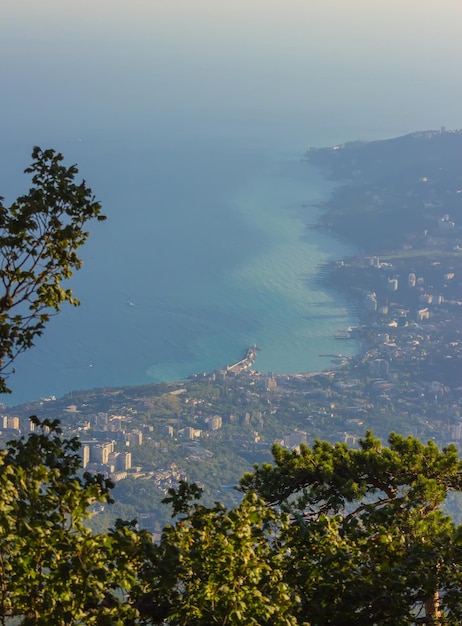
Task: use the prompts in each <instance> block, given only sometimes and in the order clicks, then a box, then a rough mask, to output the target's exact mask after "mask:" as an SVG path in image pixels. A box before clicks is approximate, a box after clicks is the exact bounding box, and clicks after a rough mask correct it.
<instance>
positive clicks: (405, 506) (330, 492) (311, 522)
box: [241, 433, 462, 626]
mask: <svg viewBox="0 0 462 626" xmlns="http://www.w3.org/2000/svg"><path fill="white" fill-rule="evenodd" d="M273 455H274V459H275V463H274V465H271V464H264V465H262V466H261V467H256V469H255V471H254V472H253V473H251V474H247V475H246V476H244V478H243V479H242V481H241V488H242V490H243V491H244V492H254V491H255V492H256V493H258V494H259V495H260V496H261V497H263V498H264V500H265V501H266V502H267V503H268V504H269V505H271V506H273V507H278V508H280V509H281V510H284V511H286V512H288V513H290V515H291V519H292V524H291V525H290V527H289V530H288V532H284V533H283V535H282V537H281V541H282V542H283V543H284V546H285V548H286V549H287V550H289V551H290V555H291V557H290V559H288V560H287V561H286V571H285V575H284V580H285V582H287V583H288V584H289V585H290V586H291V587H292V588H293V589H294V590H296V592H297V593H298V595H299V596H300V598H301V603H300V607H299V609H298V610H297V613H296V615H297V618H298V620H299V622H301V621H303V620H306V619H309V620H310V622H311V623H312V624H316V625H319V626H323V625H326V626H327V624H336V625H339V626H342V625H343V626H347V625H350V624H351V625H352V624H389V625H390V626H391V625H392V624H393V625H401V624H403V625H404V624H406V625H409V624H415V623H429V624H451V625H454V626H455V625H456V624H460V623H461V621H462V604H461V600H462V531H461V528H460V527H456V526H455V524H454V523H453V522H452V520H451V519H450V518H449V517H448V516H446V515H444V513H443V511H442V510H441V507H442V505H443V503H444V500H445V498H446V495H447V493H448V491H450V490H457V491H460V490H461V489H462V463H461V461H460V460H459V459H458V455H457V451H456V449H455V448H454V446H449V447H448V448H445V449H443V450H442V451H439V450H438V448H437V446H436V445H435V444H434V443H433V442H429V443H428V444H426V445H424V444H422V443H421V442H419V441H418V440H417V439H415V438H413V437H402V436H399V435H395V434H392V435H390V438H389V447H386V446H383V445H382V444H381V442H380V441H379V440H378V439H376V438H374V437H373V435H372V434H371V433H367V435H366V437H365V439H363V440H362V441H360V446H359V449H350V448H348V447H347V446H346V445H345V444H335V445H332V444H330V443H328V442H325V441H323V442H321V441H318V442H316V443H315V444H314V446H313V448H312V449H309V448H308V447H307V446H301V449H300V451H299V452H298V451H288V450H284V449H283V448H281V447H280V446H275V447H274V448H273Z"/></svg>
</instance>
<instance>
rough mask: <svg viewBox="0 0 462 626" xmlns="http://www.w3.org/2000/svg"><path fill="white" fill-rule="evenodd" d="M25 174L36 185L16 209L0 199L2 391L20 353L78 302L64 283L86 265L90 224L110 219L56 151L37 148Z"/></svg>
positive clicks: (4, 389) (83, 182)
mask: <svg viewBox="0 0 462 626" xmlns="http://www.w3.org/2000/svg"><path fill="white" fill-rule="evenodd" d="M32 158H33V162H32V165H31V166H30V167H28V168H27V169H26V170H25V173H27V174H31V175H32V184H33V186H32V187H31V189H30V190H29V192H28V193H27V194H26V195H24V196H21V197H19V198H18V199H17V200H16V201H15V202H14V203H13V204H12V205H11V206H10V207H5V206H4V204H3V198H0V251H1V256H0V284H1V289H2V291H1V292H0V393H5V392H9V391H10V390H9V389H8V387H7V385H6V379H7V377H8V375H9V374H10V373H11V368H12V363H13V361H14V359H15V358H16V357H17V355H18V354H19V353H21V352H23V351H24V350H26V349H27V348H29V347H31V346H32V345H33V343H34V340H35V339H36V337H38V336H40V335H41V334H42V332H43V330H44V328H45V325H46V323H47V322H48V321H49V318H50V315H51V314H53V313H56V312H57V311H59V309H60V306H61V304H62V303H63V302H69V303H71V304H73V305H77V304H78V300H76V299H75V298H74V296H73V294H72V291H71V290H70V289H68V288H64V287H63V286H62V282H63V281H64V280H66V279H68V278H70V276H72V273H73V271H74V270H77V269H79V268H80V267H81V265H82V261H81V259H80V258H79V256H78V255H77V249H78V248H79V247H80V246H81V245H82V244H83V243H84V242H85V241H86V239H87V237H88V234H89V233H88V232H87V231H86V230H85V227H86V224H87V222H88V221H89V220H91V219H93V218H96V219H97V220H104V219H105V217H104V216H103V215H101V205H100V203H99V202H96V201H95V199H94V196H93V194H92V191H91V189H90V188H88V187H87V186H86V183H85V181H84V180H83V181H82V182H81V183H77V182H76V181H75V178H76V175H77V173H78V170H77V167H76V166H75V165H72V166H70V167H65V166H64V165H62V161H63V156H62V154H60V153H56V152H55V151H54V150H41V149H40V148H38V147H35V148H34V149H33V152H32Z"/></svg>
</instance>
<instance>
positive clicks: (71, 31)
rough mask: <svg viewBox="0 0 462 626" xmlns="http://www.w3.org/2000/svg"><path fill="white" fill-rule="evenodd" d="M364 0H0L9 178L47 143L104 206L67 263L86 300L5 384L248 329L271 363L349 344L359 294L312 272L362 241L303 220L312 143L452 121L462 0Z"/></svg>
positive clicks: (0, 129)
mask: <svg viewBox="0 0 462 626" xmlns="http://www.w3.org/2000/svg"><path fill="white" fill-rule="evenodd" d="M355 7H356V12H354V11H353V10H352V7H351V6H350V5H348V4H345V3H344V2H343V0H342V1H340V0H332V2H327V3H326V2H325V0H322V1H321V0H311V1H310V2H306V0H287V2H285V3H275V2H267V3H265V4H264V8H263V7H262V3H260V2H259V1H258V0H246V2H243V0H233V1H231V0H222V2H220V3H216V2H212V1H211V0H196V1H195V2H193V3H192V2H190V0H187V1H186V0H171V2H169V3H165V2H162V3H161V2H157V0H149V1H147V0H146V1H145V0H134V1H132V2H130V3H129V2H128V0H116V1H115V2H114V1H111V2H109V0H99V1H98V2H97V3H95V2H94V1H90V0H78V1H77V2H74V3H63V2H62V0H43V1H42V2H40V3H31V2H29V1H28V0H3V1H2V3H1V4H0V58H2V60H4V62H3V63H2V64H1V66H0V79H1V84H2V99H1V102H0V113H1V118H0V120H1V123H0V192H1V195H4V196H6V198H7V201H9V200H12V199H13V198H15V197H16V195H17V194H19V193H22V192H23V190H24V187H25V185H26V183H25V180H24V178H23V177H22V176H21V174H20V172H21V170H22V169H23V168H24V167H25V166H26V165H27V164H28V155H29V154H30V151H31V147H32V145H34V144H38V145H41V146H43V147H48V146H51V147H54V148H56V149H58V150H61V151H62V152H63V153H64V154H65V156H66V159H67V162H69V163H74V162H75V163H78V165H79V168H80V171H81V174H82V176H84V177H85V179H86V180H87V181H88V183H89V184H90V186H91V187H92V188H93V190H94V191H95V193H96V195H97V197H98V199H100V200H101V201H102V203H103V206H104V211H105V213H106V214H107V215H108V220H107V222H105V223H103V224H97V225H92V226H91V237H90V240H89V242H88V243H87V244H86V246H85V248H84V249H83V250H82V255H83V257H84V261H85V265H84V268H83V269H82V271H80V272H79V273H78V274H76V275H75V277H74V278H73V279H72V282H71V286H72V288H73V289H74V292H75V294H76V295H77V296H78V297H79V298H80V299H81V301H82V306H81V307H80V308H78V309H70V308H66V309H65V310H63V311H62V313H60V314H59V315H58V316H57V317H56V318H54V319H53V320H52V322H51V323H50V325H49V327H48V328H47V330H46V333H45V334H44V336H43V337H42V338H41V339H40V340H39V341H38V342H37V345H36V347H35V348H34V349H33V350H30V351H29V352H28V353H27V354H24V355H23V356H22V357H21V358H19V359H18V360H17V362H16V373H15V374H14V376H13V377H12V378H11V381H10V382H11V386H12V388H13V391H14V394H13V396H12V397H10V398H7V401H8V403H11V404H13V403H15V402H20V401H25V400H28V399H35V398H37V397H41V396H48V395H52V394H54V395H61V394H63V393H66V392H68V391H70V390H71V389H78V388H90V387H99V386H104V385H128V384H137V383H144V382H149V381H158V380H166V381H168V380H175V379H178V378H184V377H187V376H189V375H190V374H193V373H196V372H202V371H206V372H207V371H212V370H214V369H216V368H221V367H223V366H224V365H225V364H227V363H230V362H232V361H235V360H236V359H237V358H239V357H240V356H241V354H242V352H243V350H245V348H246V347H247V346H248V345H250V344H254V343H257V344H258V345H259V346H261V347H262V348H263V350H262V352H261V353H259V355H258V360H257V362H256V366H257V368H258V369H259V370H260V371H263V372H267V371H274V372H288V373H289V372H299V371H314V370H318V369H321V368H323V367H324V366H325V365H326V361H325V359H323V358H321V357H319V354H321V353H324V354H326V353H337V352H339V351H340V350H341V351H342V352H344V353H345V352H346V351H354V350H355V349H356V348H357V346H355V345H354V344H353V343H350V342H338V341H335V340H334V339H333V335H334V333H335V331H336V330H338V329H340V328H344V327H346V326H349V325H350V324H352V323H355V321H356V320H355V316H354V312H352V311H351V310H350V309H349V308H348V306H347V304H346V302H345V301H344V300H343V299H342V298H341V297H340V296H339V295H338V294H336V293H334V292H330V291H326V290H325V289H323V288H321V287H320V286H319V285H318V284H317V283H316V280H315V277H316V273H317V271H318V269H319V266H320V265H321V264H322V263H324V262H326V261H328V260H330V259H335V258H340V257H342V256H344V255H347V254H351V253H352V252H353V251H352V250H351V249H349V248H348V247H347V246H346V245H344V244H342V243H340V242H338V241H336V240H335V239H333V238H331V237H329V236H328V235H327V234H326V233H321V232H319V231H318V230H314V229H312V228H310V225H312V224H314V223H315V222H316V218H317V215H318V213H317V211H318V209H317V208H316V207H315V205H316V204H317V203H319V201H320V200H322V199H323V198H327V197H328V194H329V191H330V188H331V187H330V184H331V183H329V182H328V181H326V180H324V179H323V178H322V176H320V175H319V173H317V172H314V171H312V170H310V169H309V167H308V165H307V164H306V163H303V162H301V160H300V157H301V156H302V154H303V153H304V151H305V150H306V148H307V147H308V146H313V145H315V146H316V145H317V146H322V145H332V144H335V143H339V142H342V141H348V140H352V139H357V138H360V139H380V138H385V137H391V136H395V135H399V134H403V133H406V132H412V131H414V130H418V129H424V128H438V127H439V126H441V125H443V124H444V125H446V126H447V127H457V126H460V125H461V117H460V110H459V105H458V103H459V102H460V98H461V96H462V85H461V84H460V81H457V80H455V78H454V73H453V67H454V59H457V58H460V56H461V55H462V39H461V38H460V37H459V32H458V24H459V23H460V21H461V19H462V5H460V6H459V5H455V3H453V2H450V1H449V0H439V1H438V2H436V0H429V2H427V3H425V6H423V5H422V4H421V3H419V4H418V5H417V3H416V2H414V0H410V2H409V3H408V4H406V6H403V4H402V3H398V1H397V0H390V1H389V2H388V3H386V4H385V3H382V4H377V3H370V2H366V1H365V0H358V2H357V3H356V5H355ZM397 16H399V19H397ZM438 33H440V35H439V34H438ZM438 37H441V41H438ZM429 41H431V42H432V46H429V45H428V42H429ZM411 44H412V45H411Z"/></svg>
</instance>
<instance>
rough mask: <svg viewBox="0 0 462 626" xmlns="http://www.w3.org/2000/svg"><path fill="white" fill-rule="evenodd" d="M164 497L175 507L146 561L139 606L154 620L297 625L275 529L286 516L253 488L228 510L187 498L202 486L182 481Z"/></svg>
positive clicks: (293, 598)
mask: <svg viewBox="0 0 462 626" xmlns="http://www.w3.org/2000/svg"><path fill="white" fill-rule="evenodd" d="M169 493H170V496H171V497H170V498H167V499H166V500H165V501H166V502H170V503H171V504H172V506H173V513H174V514H179V518H178V519H177V521H176V523H175V524H174V525H171V526H170V525H168V526H166V527H165V528H164V531H163V534H162V538H161V540H160V543H159V544H158V545H157V546H155V548H154V550H153V555H152V558H151V560H150V561H149V562H147V563H146V568H145V570H144V571H143V578H144V579H145V580H146V582H147V585H148V587H149V589H150V591H149V593H147V594H146V596H145V597H144V598H143V601H142V602H141V603H140V606H144V607H145V615H146V616H147V615H149V617H150V620H151V621H150V622H149V623H153V624H163V623H168V624H172V625H174V624H178V625H180V624H181V625H185V624H188V625H191V626H192V625H194V626H200V625H202V624H203V625H204V626H209V625H211V624H246V625H249V626H250V625H252V624H253V625H254V626H258V625H264V624H268V625H269V624H271V625H274V626H290V625H295V624H296V623H297V621H296V620H295V617H294V616H293V615H292V614H291V610H292V606H293V605H294V603H296V602H297V598H296V595H295V594H294V593H293V592H292V590H291V589H290V587H289V585H288V584H287V583H286V582H285V581H284V580H283V575H284V568H283V566H282V565H283V560H284V553H283V551H281V546H280V544H279V535H280V533H281V532H282V530H283V529H286V528H287V527H288V517H287V516H286V515H282V516H281V515H279V514H278V513H276V512H275V511H274V510H273V509H270V508H268V507H266V506H265V504H264V502H263V501H262V500H261V499H259V498H257V497H256V496H255V494H247V495H246V496H245V498H244V499H243V501H242V502H241V504H240V505H239V506H237V507H235V508H234V509H231V510H227V509H225V507H224V506H222V505H221V504H219V503H216V504H215V506H213V507H210V508H209V507H205V506H203V505H202V504H194V505H192V504H191V500H192V499H194V498H198V497H199V496H200V493H199V491H198V489H197V487H195V486H188V485H187V484H186V483H182V484H180V486H179V489H178V490H177V491H176V490H173V489H171V490H170V492H169Z"/></svg>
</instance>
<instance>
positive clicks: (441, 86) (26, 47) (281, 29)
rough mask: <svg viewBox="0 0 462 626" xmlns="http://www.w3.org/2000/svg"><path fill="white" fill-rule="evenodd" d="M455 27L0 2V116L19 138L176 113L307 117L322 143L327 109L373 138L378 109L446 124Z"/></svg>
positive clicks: (177, 6) (360, 15)
mask: <svg viewBox="0 0 462 626" xmlns="http://www.w3.org/2000/svg"><path fill="white" fill-rule="evenodd" d="M461 22H462V4H461V3H460V2H458V1H457V0H453V1H451V0H442V1H441V0H440V1H439V2H436V1H434V0H427V1H426V2H425V3H422V2H420V1H417V0H406V2H404V3H403V2H398V1H397V0H388V1H386V2H384V1H378V2H377V1H374V2H371V1H370V0H368V1H365V0H354V1H353V2H345V1H344V0H322V1H321V0H303V1H302V0H286V1H285V2H281V1H275V0H269V1H267V2H263V1H261V0H246V1H245V2H244V1H242V0H233V1H230V0H222V1H221V2H216V1H213V2H212V1H210V0H195V1H193V0H169V2H168V3H167V2H164V1H162V2H160V1H158V0H148V1H147V0H145V1H141V0H134V1H132V2H127V1H126V0H115V1H111V2H109V1H108V0H98V1H97V2H94V1H90V0H74V1H72V2H71V1H70V0H60V1H58V0H41V1H40V2H36V1H32V0H2V2H1V4H0V58H1V59H2V62H1V67H0V76H1V79H2V86H3V89H2V91H3V96H2V100H3V102H2V103H0V107H2V109H3V111H4V114H5V115H7V116H8V118H9V122H8V125H7V126H8V128H9V129H11V128H12V127H14V126H15V125H20V126H21V127H22V128H24V129H27V130H28V132H29V133H32V132H36V131H35V129H36V128H37V126H39V125H40V124H42V125H44V124H51V125H52V126H53V122H54V124H55V127H56V129H57V130H59V124H60V123H61V124H63V125H65V126H67V127H69V126H70V123H71V122H73V121H74V122H78V121H80V120H84V119H85V120H88V118H89V113H92V115H93V119H94V125H95V126H98V125H103V126H105V125H106V126H109V125H111V124H112V125H113V126H116V125H117V124H120V123H122V122H123V123H124V124H127V125H130V120H127V111H130V112H131V113H132V114H133V116H134V117H136V114H137V112H139V113H140V114H145V113H146V111H148V110H150V109H152V110H153V113H155V115H156V116H158V118H159V119H161V118H167V117H170V115H171V112H172V110H175V109H177V110H178V111H179V112H180V111H181V112H182V115H186V113H185V111H184V109H185V106H184V104H185V103H187V105H188V108H189V110H190V112H191V114H193V113H194V112H195V111H201V112H207V114H208V115H210V117H211V119H213V118H214V117H216V116H218V117H220V121H222V120H223V118H224V116H229V117H230V118H231V119H232V118H233V117H238V116H239V114H240V112H244V113H245V115H246V116H249V115H250V116H251V115H252V112H254V113H255V117H258V118H259V119H260V120H265V119H267V120H271V119H273V118H274V116H276V115H277V113H278V111H281V112H282V111H284V112H286V111H291V112H292V114H293V115H294V116H296V117H299V118H300V119H302V117H303V115H304V114H305V113H306V111H308V112H309V113H310V114H311V116H312V119H314V120H315V121H316V122H317V123H319V124H320V125H321V124H322V125H324V126H328V125H332V127H333V129H334V132H335V128H336V127H338V126H339V125H338V124H337V123H336V119H335V117H336V115H337V111H338V110H339V109H341V110H342V111H343V120H342V121H344V120H345V119H346V120H348V119H349V118H352V119H353V118H354V117H355V116H356V115H358V109H359V111H360V113H361V115H362V116H363V117H364V120H365V123H366V124H367V125H368V126H370V127H372V126H373V123H372V120H373V112H374V111H377V110H378V109H380V110H382V111H383V110H385V111H386V110H387V107H388V109H389V116H390V124H389V126H390V130H392V128H393V127H396V129H397V130H399V129H400V128H402V129H403V130H406V129H408V128H409V127H411V128H412V120H413V119H414V120H415V124H418V125H422V124H424V125H425V126H427V125H430V126H432V127H433V126H435V123H436V125H437V126H438V125H441V124H445V125H447V126H454V125H457V123H458V121H459V120H458V118H459V113H458V110H459V108H458V104H457V102H458V100H459V99H460V97H461V95H462V85H460V81H458V79H457V72H456V71H455V69H454V68H455V67H456V66H457V63H458V60H459V59H460V58H461V56H462V38H460V36H459V24H460V23H461ZM54 106H59V107H60V108H61V109H62V110H64V111H66V112H67V115H63V116H62V119H61V120H56V119H55V120H53V117H55V114H54V111H53V108H54ZM109 108H110V109H111V113H110V115H107V110H108V109H109ZM382 116H383V113H382ZM386 116H387V114H386V113H385V117H386ZM391 118H392V119H391ZM4 119H5V118H4ZM384 122H385V126H387V120H386V119H385V120H384ZM87 123H88V122H87ZM268 123H269V121H268ZM75 126H77V123H76V124H75ZM188 126H190V125H189V124H188V120H186V121H185V127H188ZM381 126H383V123H381V124H377V127H378V128H380V127H381ZM418 127H419V126H417V127H416V128H418ZM3 130H5V129H3ZM373 130H374V129H373V128H371V132H373ZM341 139H344V138H343V137H342V138H341Z"/></svg>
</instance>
